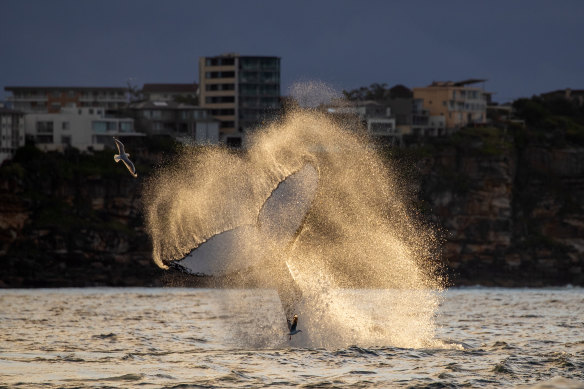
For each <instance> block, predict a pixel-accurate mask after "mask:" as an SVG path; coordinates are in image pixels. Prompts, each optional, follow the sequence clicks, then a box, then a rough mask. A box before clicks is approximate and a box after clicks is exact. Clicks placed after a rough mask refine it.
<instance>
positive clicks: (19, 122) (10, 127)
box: [0, 107, 25, 164]
mask: <svg viewBox="0 0 584 389" xmlns="http://www.w3.org/2000/svg"><path fill="white" fill-rule="evenodd" d="M24 141H25V138H24V114H23V113H22V112H20V111H16V110H13V109H8V108H2V107H0V164H2V162H4V161H5V160H7V159H11V158H12V156H13V155H14V153H15V152H16V149H18V148H19V147H22V146H24Z"/></svg>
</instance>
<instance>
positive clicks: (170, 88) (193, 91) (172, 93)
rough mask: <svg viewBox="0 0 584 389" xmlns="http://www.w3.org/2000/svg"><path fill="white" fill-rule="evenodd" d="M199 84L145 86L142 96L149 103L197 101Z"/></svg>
mask: <svg viewBox="0 0 584 389" xmlns="http://www.w3.org/2000/svg"><path fill="white" fill-rule="evenodd" d="M198 89H199V86H198V85H197V84H194V83H193V84H144V86H143V87H142V96H144V99H146V100H148V101H166V102H172V101H177V100H185V101H195V100H196V98H197V91H198Z"/></svg>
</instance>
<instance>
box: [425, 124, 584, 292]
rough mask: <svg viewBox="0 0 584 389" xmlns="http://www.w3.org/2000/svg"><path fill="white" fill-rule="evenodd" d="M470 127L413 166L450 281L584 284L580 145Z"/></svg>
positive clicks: (583, 186) (583, 160) (436, 145)
mask: <svg viewBox="0 0 584 389" xmlns="http://www.w3.org/2000/svg"><path fill="white" fill-rule="evenodd" d="M475 131H476V132H475V133H474V134H473V130H468V132H466V133H461V134H459V135H457V136H456V137H455V138H453V139H451V140H446V141H439V142H435V143H434V144H433V145H432V147H433V150H432V152H431V153H430V155H428V156H426V157H424V158H422V159H420V161H419V164H418V165H419V166H420V170H421V180H420V187H419V193H420V197H421V199H422V200H423V201H425V202H426V207H427V208H429V209H430V213H431V215H432V219H433V221H434V222H435V223H436V224H437V225H439V226H441V227H442V228H443V232H444V234H445V240H446V243H445V245H444V251H443V256H444V259H445V260H446V263H447V265H448V267H449V269H450V273H451V279H452V281H453V282H454V283H455V284H483V285H527V286H529V285H533V286H537V285H555V284H567V283H572V284H578V285H582V284H584V272H583V270H584V244H583V243H584V196H583V195H584V148H582V147H573V146H567V145H559V146H558V145H555V146H549V145H548V146H545V145H542V144H540V143H538V142H526V143H524V144H521V145H518V142H517V140H516V139H514V137H513V136H512V135H510V134H508V133H505V132H503V131H502V130H497V129H475ZM476 133H479V134H480V136H475V134H476Z"/></svg>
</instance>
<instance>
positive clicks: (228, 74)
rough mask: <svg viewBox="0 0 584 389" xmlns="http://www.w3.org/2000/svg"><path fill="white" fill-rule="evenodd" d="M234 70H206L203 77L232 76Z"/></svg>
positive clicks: (233, 75)
mask: <svg viewBox="0 0 584 389" xmlns="http://www.w3.org/2000/svg"><path fill="white" fill-rule="evenodd" d="M234 77H235V72H206V73H205V78H208V79H209V78H234Z"/></svg>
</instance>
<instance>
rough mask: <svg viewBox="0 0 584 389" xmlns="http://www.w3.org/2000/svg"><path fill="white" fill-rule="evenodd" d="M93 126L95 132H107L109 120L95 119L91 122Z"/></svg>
mask: <svg viewBox="0 0 584 389" xmlns="http://www.w3.org/2000/svg"><path fill="white" fill-rule="evenodd" d="M91 128H92V129H93V131H94V132H106V131H107V122H104V121H94V122H92V123H91Z"/></svg>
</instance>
